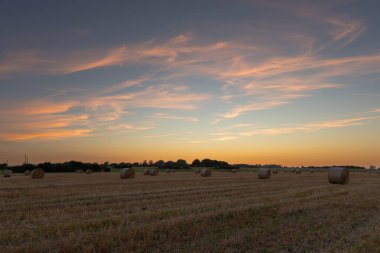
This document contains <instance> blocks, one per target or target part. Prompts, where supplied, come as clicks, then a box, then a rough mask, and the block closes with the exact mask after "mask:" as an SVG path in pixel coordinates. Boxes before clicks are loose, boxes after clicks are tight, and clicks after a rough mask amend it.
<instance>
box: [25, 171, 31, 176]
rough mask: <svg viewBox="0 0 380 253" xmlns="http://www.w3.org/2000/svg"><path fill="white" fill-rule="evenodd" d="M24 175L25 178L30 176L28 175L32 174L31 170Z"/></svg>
mask: <svg viewBox="0 0 380 253" xmlns="http://www.w3.org/2000/svg"><path fill="white" fill-rule="evenodd" d="M24 174H25V176H30V174H32V171H31V170H26V171H25V173H24Z"/></svg>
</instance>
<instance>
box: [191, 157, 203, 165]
mask: <svg viewBox="0 0 380 253" xmlns="http://www.w3.org/2000/svg"><path fill="white" fill-rule="evenodd" d="M191 166H192V167H201V166H202V163H201V161H199V159H195V160H194V161H193V162H192V163H191Z"/></svg>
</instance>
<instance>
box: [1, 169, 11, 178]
mask: <svg viewBox="0 0 380 253" xmlns="http://www.w3.org/2000/svg"><path fill="white" fill-rule="evenodd" d="M11 176H12V170H3V177H11Z"/></svg>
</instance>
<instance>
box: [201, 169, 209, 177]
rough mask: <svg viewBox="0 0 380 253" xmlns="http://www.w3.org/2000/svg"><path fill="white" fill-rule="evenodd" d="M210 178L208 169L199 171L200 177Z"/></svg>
mask: <svg viewBox="0 0 380 253" xmlns="http://www.w3.org/2000/svg"><path fill="white" fill-rule="evenodd" d="M210 176H211V170H210V169H202V170H201V177H210Z"/></svg>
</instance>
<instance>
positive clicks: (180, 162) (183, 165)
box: [176, 159, 189, 168]
mask: <svg viewBox="0 0 380 253" xmlns="http://www.w3.org/2000/svg"><path fill="white" fill-rule="evenodd" d="M176 165H177V167H178V168H188V167H189V165H188V164H187V162H186V160H184V159H178V160H177V162H176Z"/></svg>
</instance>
